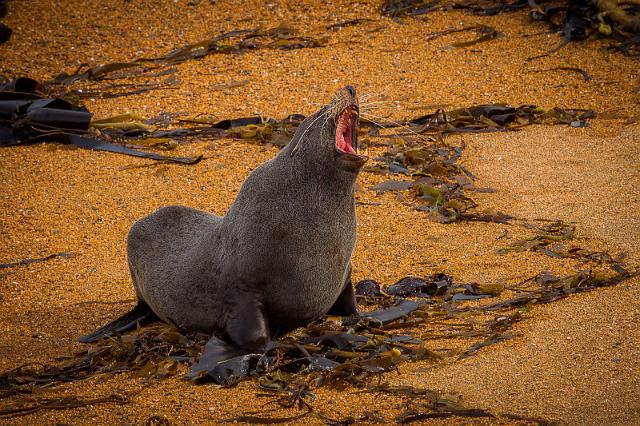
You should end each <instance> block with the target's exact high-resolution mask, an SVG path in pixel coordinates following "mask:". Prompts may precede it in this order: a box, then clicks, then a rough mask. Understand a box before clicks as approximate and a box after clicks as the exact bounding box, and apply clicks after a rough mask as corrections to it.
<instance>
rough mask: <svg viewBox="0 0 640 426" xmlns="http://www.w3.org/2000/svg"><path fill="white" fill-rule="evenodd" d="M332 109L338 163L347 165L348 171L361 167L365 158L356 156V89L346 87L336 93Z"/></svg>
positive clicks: (357, 111) (357, 112)
mask: <svg viewBox="0 0 640 426" xmlns="http://www.w3.org/2000/svg"><path fill="white" fill-rule="evenodd" d="M334 108H335V111H336V112H337V114H336V117H335V123H336V129H335V151H336V156H337V158H338V160H339V161H340V163H345V164H348V165H349V167H348V168H349V169H357V168H359V167H360V166H362V165H363V164H364V163H365V162H366V161H367V157H366V156H364V155H359V154H358V120H359V116H360V114H359V107H358V98H357V95H356V89H354V88H353V86H346V87H344V88H343V89H341V90H340V91H338V93H337V96H336V100H335V102H334Z"/></svg>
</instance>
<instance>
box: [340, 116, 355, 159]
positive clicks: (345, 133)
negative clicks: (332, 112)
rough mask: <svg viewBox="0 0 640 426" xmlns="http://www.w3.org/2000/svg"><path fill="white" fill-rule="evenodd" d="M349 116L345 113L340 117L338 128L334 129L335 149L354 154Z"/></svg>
mask: <svg viewBox="0 0 640 426" xmlns="http://www.w3.org/2000/svg"><path fill="white" fill-rule="evenodd" d="M350 120H351V114H350V113H349V112H345V113H343V114H342V116H341V117H340V120H339V122H338V126H337V129H336V147H337V148H338V149H339V150H340V151H343V152H348V153H350V154H355V153H356V151H355V150H354V149H353V146H351V144H352V140H351V122H350Z"/></svg>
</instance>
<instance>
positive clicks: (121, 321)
mask: <svg viewBox="0 0 640 426" xmlns="http://www.w3.org/2000/svg"><path fill="white" fill-rule="evenodd" d="M158 321H161V320H160V318H158V316H157V315H156V314H155V313H154V312H153V311H152V310H151V308H150V307H149V305H147V304H146V303H145V302H143V301H141V300H139V301H138V304H137V305H136V307H135V308H133V309H132V310H131V311H129V312H127V313H126V314H124V315H122V316H121V317H120V318H118V319H116V320H113V321H111V322H110V323H109V324H107V325H105V326H103V327H100V328H99V329H97V330H96V331H94V332H93V333H89V334H87V335H85V336H82V337H80V338H79V339H78V341H79V342H80V343H93V342H97V341H98V340H100V339H102V338H105V337H108V336H111V335H113V334H114V333H123V332H125V331H129V330H133V329H134V328H136V327H137V326H138V325H145V324H150V323H152V322H158Z"/></svg>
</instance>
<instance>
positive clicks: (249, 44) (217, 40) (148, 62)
mask: <svg viewBox="0 0 640 426" xmlns="http://www.w3.org/2000/svg"><path fill="white" fill-rule="evenodd" d="M326 43H327V39H326V38H313V37H307V36H302V35H299V34H298V31H297V30H296V29H295V28H293V27H292V26H290V25H288V24H286V23H282V24H280V25H279V26H277V27H274V28H269V29H267V30H261V29H241V30H233V31H229V32H226V33H224V34H220V35H218V36H215V37H213V38H210V39H207V40H202V41H199V42H196V43H191V44H187V45H185V46H182V47H179V48H176V49H173V50H171V51H170V52H168V53H167V54H165V55H162V56H158V57H155V58H138V59H135V60H133V61H129V62H113V63H108V64H102V65H98V66H93V67H90V68H88V69H79V70H77V71H75V72H74V73H72V74H66V73H62V74H59V75H58V76H57V77H55V78H54V80H53V82H52V83H56V84H61V85H67V84H71V83H74V82H76V81H82V80H88V81H98V80H104V79H106V78H123V77H132V76H138V75H141V74H145V73H148V72H149V71H152V70H156V69H157V68H158V67H160V66H169V65H174V64H178V63H181V62H184V61H187V60H190V59H197V58H202V57H204V56H207V55H210V54H214V53H238V52H242V51H245V50H256V49H283V50H291V49H303V48H310V47H322V46H324V45H326Z"/></svg>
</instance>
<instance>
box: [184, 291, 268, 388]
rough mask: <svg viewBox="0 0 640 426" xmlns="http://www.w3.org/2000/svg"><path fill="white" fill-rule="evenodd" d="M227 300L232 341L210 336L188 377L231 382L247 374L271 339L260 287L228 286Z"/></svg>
mask: <svg viewBox="0 0 640 426" xmlns="http://www.w3.org/2000/svg"><path fill="white" fill-rule="evenodd" d="M224 302H225V329H224V331H225V334H226V335H227V337H228V338H229V340H230V342H226V341H224V340H222V339H219V338H217V337H215V336H213V337H211V339H210V340H209V341H208V342H207V344H206V346H205V348H204V351H203V353H202V355H200V359H199V360H198V362H197V363H196V364H195V365H194V366H193V367H192V368H191V371H190V372H189V373H188V374H187V376H186V377H187V378H188V379H192V380H194V379H195V380H197V379H202V378H206V377H207V376H208V377H209V378H211V379H213V381H215V382H216V383H220V384H228V383H229V382H232V381H234V380H237V379H238V378H243V377H247V376H249V375H250V374H251V369H252V366H253V365H254V364H255V362H256V361H257V360H258V359H259V358H260V357H261V356H262V354H263V353H264V352H265V350H266V347H267V344H268V343H269V341H270V332H269V322H268V320H267V317H266V314H265V309H264V304H263V303H262V296H261V293H260V292H259V291H258V289H256V288H255V287H250V286H244V285H237V286H229V288H228V291H227V294H226V297H225V299H224Z"/></svg>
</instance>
